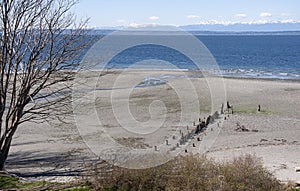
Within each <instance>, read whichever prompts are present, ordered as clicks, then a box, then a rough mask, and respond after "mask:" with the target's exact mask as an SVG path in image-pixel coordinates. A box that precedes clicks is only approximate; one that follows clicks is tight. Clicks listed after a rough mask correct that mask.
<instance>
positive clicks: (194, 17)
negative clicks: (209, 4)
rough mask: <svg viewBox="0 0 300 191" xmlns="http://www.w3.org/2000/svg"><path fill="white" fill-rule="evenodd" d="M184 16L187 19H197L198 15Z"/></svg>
mask: <svg viewBox="0 0 300 191" xmlns="http://www.w3.org/2000/svg"><path fill="white" fill-rule="evenodd" d="M186 18H188V19H199V18H200V17H199V16H198V15H188V16H187V17H186Z"/></svg>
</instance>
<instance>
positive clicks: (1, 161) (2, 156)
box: [0, 144, 10, 171]
mask: <svg viewBox="0 0 300 191" xmlns="http://www.w3.org/2000/svg"><path fill="white" fill-rule="evenodd" d="M9 148H10V144H9V145H8V146H6V147H4V148H3V149H2V150H1V151H0V171H4V170H5V161H6V159H7V156H8V152H9Z"/></svg>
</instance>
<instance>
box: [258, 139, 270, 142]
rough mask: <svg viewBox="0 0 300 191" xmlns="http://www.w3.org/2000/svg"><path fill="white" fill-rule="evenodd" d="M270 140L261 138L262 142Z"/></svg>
mask: <svg viewBox="0 0 300 191" xmlns="http://www.w3.org/2000/svg"><path fill="white" fill-rule="evenodd" d="M266 141H268V140H267V139H260V142H266Z"/></svg>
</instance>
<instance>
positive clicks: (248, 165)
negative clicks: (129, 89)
mask: <svg viewBox="0 0 300 191" xmlns="http://www.w3.org/2000/svg"><path fill="white" fill-rule="evenodd" d="M100 171H101V169H100ZM98 172H99V169H95V170H94V171H91V172H90V176H86V177H82V178H81V179H80V180H78V181H77V182H71V183H65V184H59V183H49V182H33V183H21V182H20V181H18V179H17V178H15V177H11V176H8V175H1V176H0V189H10V190H11V189H16V190H104V191H119V190H120V191H126V190H153V191H157V190H170V191H177V190H178V191H181V190H200V191H201V190H203V191H205V190H214V191H217V190H220V191H227V190H228V191H232V190H243V191H248V190H249V191H253V190H256V191H260V190H261V191H266V190H268V191H277V190H278V191H284V190H286V191H297V190H299V189H297V188H295V185H292V184H288V185H283V184H281V183H280V182H279V181H278V180H277V179H275V178H274V176H273V175H272V174H271V173H270V172H269V171H268V170H266V169H265V168H264V167H263V165H262V163H261V161H260V159H258V158H256V157H255V156H250V155H246V156H243V157H239V158H236V159H234V160H233V161H230V162H224V163H216V162H215V161H213V160H211V159H208V158H206V157H203V156H187V157H179V158H177V159H175V160H172V161H170V162H168V163H166V164H164V165H161V166H158V167H155V168H150V169H142V170H130V169H123V168H119V167H113V170H110V171H107V172H106V173H105V172H104V173H103V171H102V172H101V173H98Z"/></svg>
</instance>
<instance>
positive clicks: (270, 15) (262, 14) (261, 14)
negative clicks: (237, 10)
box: [259, 13, 272, 17]
mask: <svg viewBox="0 0 300 191" xmlns="http://www.w3.org/2000/svg"><path fill="white" fill-rule="evenodd" d="M259 16H260V17H272V14H271V13H260V15H259Z"/></svg>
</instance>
